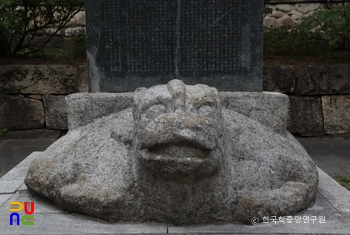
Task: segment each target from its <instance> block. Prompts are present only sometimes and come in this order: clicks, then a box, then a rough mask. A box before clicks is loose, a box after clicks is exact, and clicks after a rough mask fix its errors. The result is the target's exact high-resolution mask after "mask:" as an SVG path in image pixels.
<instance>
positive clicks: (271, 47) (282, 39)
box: [264, 26, 329, 57]
mask: <svg viewBox="0 0 350 235" xmlns="http://www.w3.org/2000/svg"><path fill="white" fill-rule="evenodd" d="M328 50H329V48H328V47H327V45H324V42H323V41H322V38H321V36H320V34H319V33H317V32H314V33H313V32H304V31H298V30H296V29H295V28H292V27H290V26H289V27H288V26H284V27H281V28H276V29H264V56H265V57H273V56H290V55H292V56H303V55H320V54H321V53H324V52H326V51H328Z"/></svg>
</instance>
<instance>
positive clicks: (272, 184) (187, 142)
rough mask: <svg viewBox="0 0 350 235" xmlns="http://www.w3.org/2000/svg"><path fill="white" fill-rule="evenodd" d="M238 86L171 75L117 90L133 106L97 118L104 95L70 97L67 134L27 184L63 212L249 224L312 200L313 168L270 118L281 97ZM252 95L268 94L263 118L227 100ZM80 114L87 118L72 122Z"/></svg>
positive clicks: (284, 102) (283, 101) (281, 106)
mask: <svg viewBox="0 0 350 235" xmlns="http://www.w3.org/2000/svg"><path fill="white" fill-rule="evenodd" d="M242 93H243V92H226V93H219V92H218V91H217V90H216V89H215V88H213V87H209V86H207V85H200V84H197V85H195V86H187V85H185V84H184V83H183V82H182V81H180V80H172V81H170V82H169V83H168V84H167V85H157V86H153V87H151V88H149V89H146V88H139V89H137V90H136V91H135V93H134V95H133V98H132V96H131V95H128V94H120V96H121V97H122V98H123V99H122V100H123V102H125V103H128V101H126V97H129V98H130V100H131V99H133V102H130V104H131V103H133V105H132V107H131V105H129V106H128V105H120V107H124V108H122V109H121V110H120V111H116V110H115V109H113V108H110V110H112V111H111V113H109V114H108V112H106V110H109V108H104V109H103V110H105V116H103V117H98V118H93V117H96V114H95V113H94V110H97V111H98V110H100V108H99V107H95V106H96V105H97V106H98V105H100V106H106V107H107V106H108V105H109V103H110V102H103V100H104V98H103V97H104V96H105V95H104V94H74V95H71V96H70V97H68V99H67V101H68V110H70V108H69V107H78V106H80V107H83V108H81V110H75V109H72V110H70V111H69V121H70V131H69V132H68V134H67V135H66V136H64V137H62V138H61V139H59V140H58V141H56V142H55V143H54V144H53V145H52V146H50V147H49V148H48V149H47V150H46V151H45V152H43V153H42V154H41V156H40V157H39V158H38V159H36V160H35V161H33V163H32V164H31V166H30V169H29V171H28V174H27V177H26V179H25V183H26V185H27V186H28V188H29V190H30V191H31V192H33V193H35V194H38V195H40V196H43V197H45V198H47V199H49V200H51V201H53V202H55V203H56V204H58V205H60V206H61V207H63V208H65V209H66V210H67V211H70V212H77V213H83V214H88V215H91V216H95V217H98V218H102V219H105V220H107V221H109V222H116V221H122V222H149V221H151V222H164V223H171V224H201V223H215V222H234V221H241V222H244V223H250V222H251V220H252V219H253V218H254V217H257V218H260V219H262V218H263V217H264V216H286V215H292V214H295V213H297V212H300V211H302V210H304V209H306V208H307V207H309V206H310V205H312V203H313V202H314V199H315V192H316V187H317V184H318V174H317V170H316V167H315V165H314V163H313V162H312V160H311V159H310V157H309V156H308V155H307V153H306V151H305V150H304V149H303V147H302V146H301V145H300V144H299V143H298V142H297V141H296V140H295V139H294V137H293V136H292V135H290V134H289V133H288V132H287V131H285V130H284V131H281V130H277V129H276V128H275V127H274V126H273V125H270V124H269V121H270V120H269V118H267V117H268V116H270V117H271V118H270V119H279V118H280V119H281V121H282V122H285V121H286V116H287V115H286V114H287V110H288V98H287V96H285V95H282V94H278V93H245V95H242ZM249 94H252V95H251V97H248V100H250V102H249V103H252V105H254V99H255V100H256V103H257V104H259V102H258V101H259V99H262V98H263V99H264V100H267V101H266V103H269V102H268V97H271V99H270V103H269V105H268V106H269V107H270V109H268V110H266V111H264V110H263V109H262V107H259V108H260V110H262V112H261V118H260V117H259V116H258V115H255V116H254V117H253V118H250V117H249V112H246V114H245V115H243V114H241V113H239V112H237V110H240V109H241V110H249V108H251V107H246V106H249V103H248V102H241V104H242V106H241V107H237V105H236V106H234V105H230V102H231V101H235V102H236V103H239V102H238V101H239V99H237V97H241V99H247V96H249ZM106 96H107V100H110V99H111V94H107V95H106ZM87 97H89V98H87ZM252 97H253V98H252ZM259 97H260V98H259ZM276 97H278V99H276ZM115 98H116V99H118V98H119V97H118V94H116V95H115ZM274 99H275V100H278V102H277V101H276V104H275V105H271V102H274V101H273V100H274ZM96 100H99V102H97V101H96ZM237 100H238V101H237ZM271 100H272V101H271ZM231 103H232V102H231ZM91 104H95V106H93V105H91ZM89 105H91V107H89ZM125 106H126V107H125ZM225 106H226V107H225ZM230 107H231V109H230ZM233 107H234V108H233ZM281 110H282V111H281ZM283 110H284V111H283ZM278 115H280V116H278ZM283 115H284V116H285V117H283ZM77 116H84V117H85V119H84V120H85V122H86V123H85V124H84V125H79V124H77V123H76V125H72V122H74V120H77V118H78V119H79V117H77ZM277 116H278V117H277ZM89 117H92V118H91V120H89ZM264 120H268V121H264ZM271 123H273V122H271Z"/></svg>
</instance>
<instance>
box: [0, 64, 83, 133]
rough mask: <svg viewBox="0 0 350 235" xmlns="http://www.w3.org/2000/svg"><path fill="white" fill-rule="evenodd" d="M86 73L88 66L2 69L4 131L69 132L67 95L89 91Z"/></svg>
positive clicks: (0, 96)
mask: <svg viewBox="0 0 350 235" xmlns="http://www.w3.org/2000/svg"><path fill="white" fill-rule="evenodd" d="M86 74H87V68H86V66H72V65H3V66H0V113H1V115H0V128H7V129H9V130H29V129H45V128H46V129H51V130H66V129H67V128H68V125H67V112H66V103H65V96H66V95H68V94H72V93H76V92H86V91H87V85H86V82H84V81H86V80H87V79H86ZM84 76H85V77H84Z"/></svg>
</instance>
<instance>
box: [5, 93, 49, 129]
mask: <svg viewBox="0 0 350 235" xmlns="http://www.w3.org/2000/svg"><path fill="white" fill-rule="evenodd" d="M0 113H1V115H0V126H1V127H2V128H6V129H10V130H19V129H35V128H44V123H45V114H44V113H45V111H44V107H43V104H42V102H41V101H39V100H36V99H29V98H23V97H20V96H15V95H13V96H10V95H1V94H0ZM7 134H8V133H5V135H7ZM5 135H4V136H5Z"/></svg>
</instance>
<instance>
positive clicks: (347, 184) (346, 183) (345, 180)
mask: <svg viewBox="0 0 350 235" xmlns="http://www.w3.org/2000/svg"><path fill="white" fill-rule="evenodd" d="M333 178H334V179H335V180H336V181H337V182H338V183H339V184H340V185H341V186H343V187H344V188H346V189H348V190H350V177H346V176H335V177H333Z"/></svg>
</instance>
